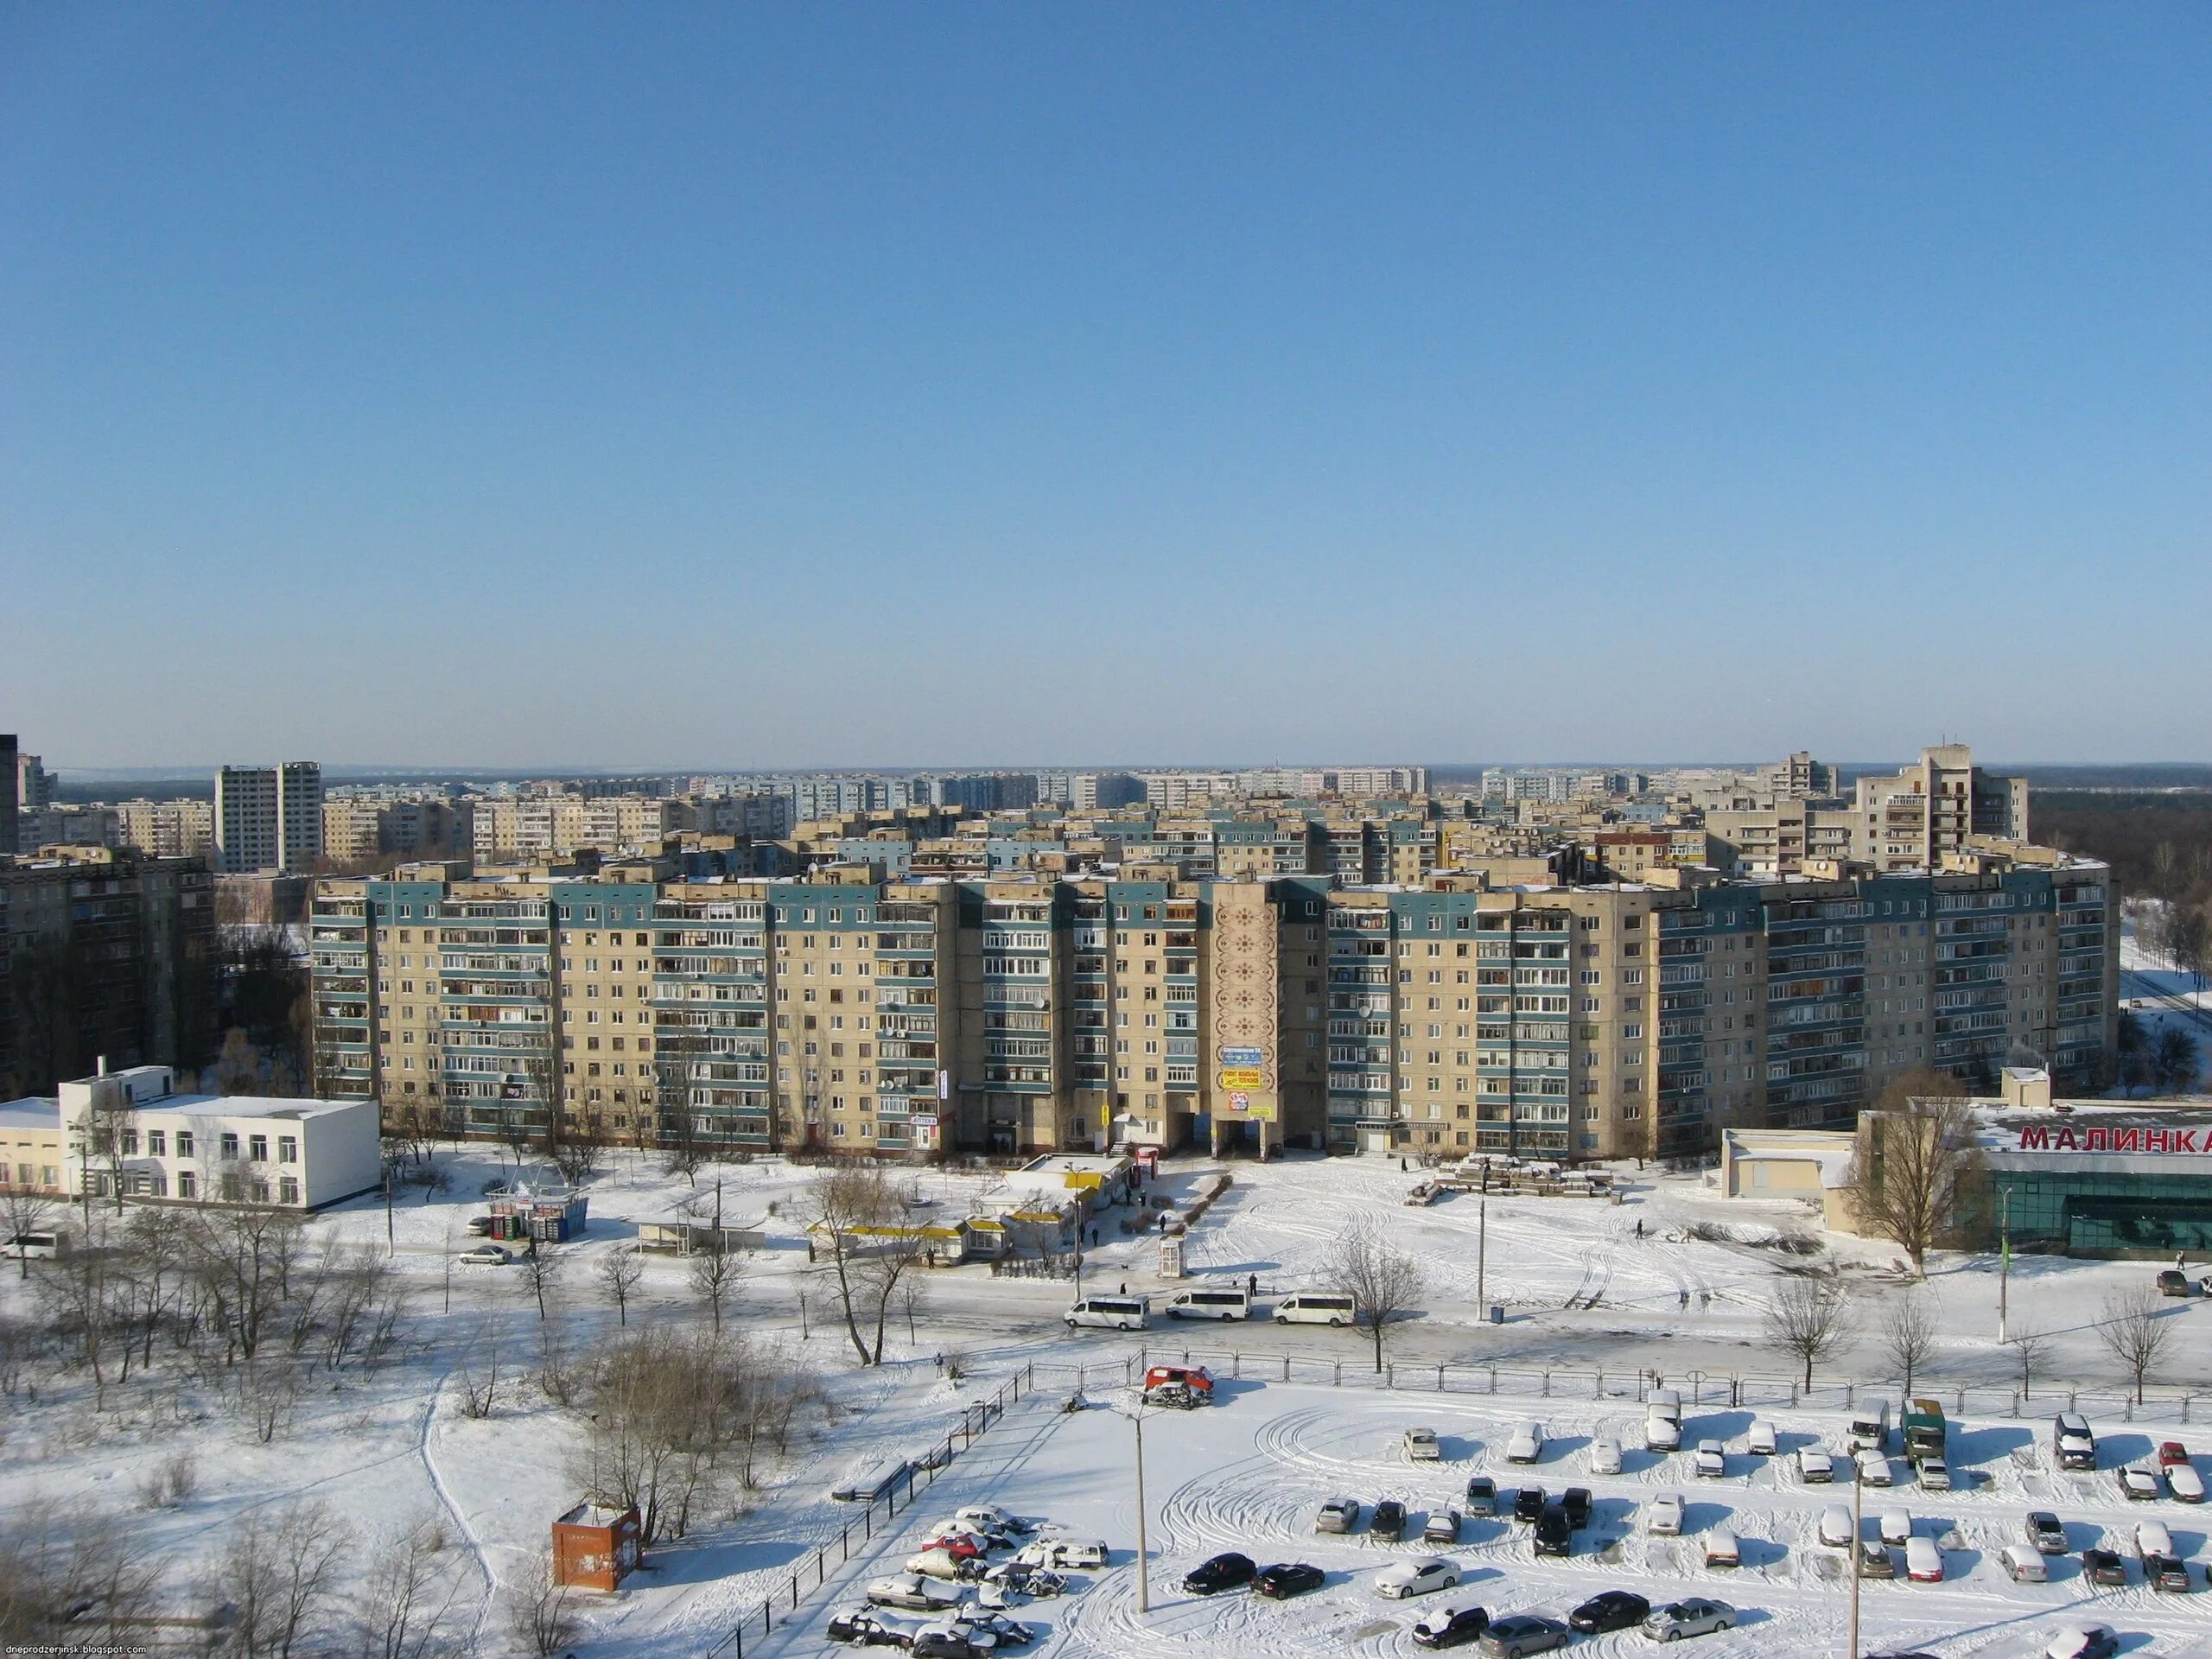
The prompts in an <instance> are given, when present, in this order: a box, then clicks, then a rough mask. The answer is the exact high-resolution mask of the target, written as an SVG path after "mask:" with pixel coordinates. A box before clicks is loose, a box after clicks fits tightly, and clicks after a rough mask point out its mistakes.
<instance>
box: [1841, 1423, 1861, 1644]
mask: <svg viewBox="0 0 2212 1659" xmlns="http://www.w3.org/2000/svg"><path fill="white" fill-rule="evenodd" d="M1865 1466H1866V1452H1865V1451H1864V1450H1863V1449H1858V1448H1854V1449H1853V1452H1852V1454H1851V1624H1850V1628H1849V1630H1848V1631H1847V1635H1846V1637H1845V1646H1844V1649H1843V1655H1844V1659H1859V1523H1860V1522H1861V1521H1862V1520H1863V1519H1864V1518H1865V1510H1864V1505H1865V1503H1866V1481H1865V1480H1863V1479H1862V1478H1860V1474H1861V1471H1862V1470H1863V1469H1864V1468H1865Z"/></svg>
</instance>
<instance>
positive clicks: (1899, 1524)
mask: <svg viewBox="0 0 2212 1659" xmlns="http://www.w3.org/2000/svg"><path fill="white" fill-rule="evenodd" d="M1874 1524H1875V1526H1876V1528H1877V1529H1878V1530H1879V1532H1880V1533H1881V1535H1882V1541H1883V1542H1884V1543H1885V1544H1901V1543H1903V1542H1904V1541H1905V1540H1906V1539H1908V1538H1910V1537H1911V1536H1912V1511H1911V1510H1883V1511H1882V1512H1881V1514H1880V1515H1878V1516H1876V1517H1875V1522H1874Z"/></svg>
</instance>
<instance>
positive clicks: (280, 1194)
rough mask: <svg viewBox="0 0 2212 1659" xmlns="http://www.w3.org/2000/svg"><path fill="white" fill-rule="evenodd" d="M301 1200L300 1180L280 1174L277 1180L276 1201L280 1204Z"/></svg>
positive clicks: (294, 1202)
mask: <svg viewBox="0 0 2212 1659" xmlns="http://www.w3.org/2000/svg"><path fill="white" fill-rule="evenodd" d="M299 1201H300V1184H299V1182H298V1180H297V1179H295V1178H294V1177H292V1176H289V1175H283V1176H279V1177H278V1178H277V1203H279V1204H297V1203H298V1202H299Z"/></svg>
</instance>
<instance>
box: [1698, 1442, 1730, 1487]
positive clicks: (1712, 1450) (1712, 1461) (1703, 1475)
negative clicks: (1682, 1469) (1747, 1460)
mask: <svg viewBox="0 0 2212 1659" xmlns="http://www.w3.org/2000/svg"><path fill="white" fill-rule="evenodd" d="M1690 1472H1691V1473H1692V1474H1694V1475H1695V1476H1696V1477H1697V1478H1699V1479H1700V1480H1719V1478H1721V1477H1722V1476H1723V1475H1726V1473H1727V1472H1728V1458H1727V1454H1726V1452H1722V1451H1721V1449H1720V1442H1719V1441H1718V1440H1700V1441H1699V1442H1698V1443H1697V1451H1696V1452H1695V1453H1694V1454H1693V1455H1692V1457H1691V1459H1690Z"/></svg>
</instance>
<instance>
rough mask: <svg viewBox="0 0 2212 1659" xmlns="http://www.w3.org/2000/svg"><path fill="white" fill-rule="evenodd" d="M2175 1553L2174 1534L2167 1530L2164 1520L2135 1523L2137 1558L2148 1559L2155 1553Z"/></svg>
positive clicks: (2140, 1559)
mask: <svg viewBox="0 0 2212 1659" xmlns="http://www.w3.org/2000/svg"><path fill="white" fill-rule="evenodd" d="M2173 1553H2174V1535H2173V1534H2172V1533H2171V1532H2169V1531H2167V1530H2166V1523H2165V1522H2163V1521H2138V1522H2136V1523H2135V1559H2136V1560H2139V1561H2147V1560H2150V1559H2151V1558H2152V1556H2153V1555H2171V1554H2173Z"/></svg>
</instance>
